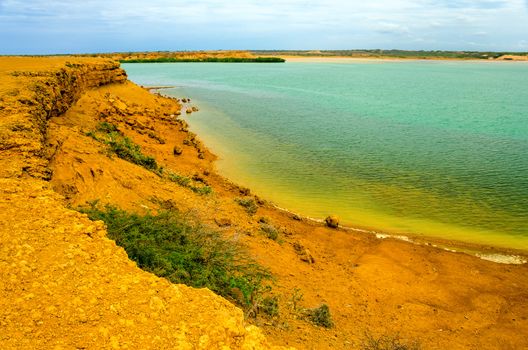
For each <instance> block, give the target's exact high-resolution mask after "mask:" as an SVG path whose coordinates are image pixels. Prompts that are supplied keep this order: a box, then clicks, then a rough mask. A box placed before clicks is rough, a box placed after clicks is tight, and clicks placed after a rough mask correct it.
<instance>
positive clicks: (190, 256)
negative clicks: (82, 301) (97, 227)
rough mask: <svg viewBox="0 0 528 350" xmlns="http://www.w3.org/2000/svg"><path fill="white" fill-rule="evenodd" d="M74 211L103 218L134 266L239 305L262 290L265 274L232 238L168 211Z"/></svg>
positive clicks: (247, 304)
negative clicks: (201, 289) (135, 264)
mask: <svg viewBox="0 0 528 350" xmlns="http://www.w3.org/2000/svg"><path fill="white" fill-rule="evenodd" d="M80 211H81V212H83V213H86V214H87V215H88V216H89V217H90V219H92V220H102V221H104V222H105V224H106V226H107V229H108V236H109V237H110V238H112V239H114V240H115V241H116V243H117V244H118V245H120V246H122V247H123V248H124V249H125V250H126V252H127V254H128V256H129V257H130V259H132V260H134V261H135V262H136V263H137V264H138V266H139V267H140V268H142V269H144V270H146V271H149V272H152V273H154V274H156V275H157V276H160V277H164V278H166V279H168V280H169V281H171V282H173V283H183V284H186V285H189V286H192V287H198V288H201V287H207V288H209V289H210V290H212V291H214V292H216V293H218V294H220V295H222V296H224V297H227V298H229V299H231V300H233V301H237V302H238V303H239V304H240V305H241V306H242V307H245V308H249V307H251V306H252V301H253V300H255V299H256V298H257V296H256V294H259V293H260V292H261V291H264V290H268V288H267V287H269V286H268V285H267V284H268V282H269V281H270V280H271V275H270V273H269V272H268V271H267V270H266V269H264V268H263V267H261V266H259V265H258V264H257V263H255V262H254V261H253V260H252V259H251V258H250V257H249V256H248V255H247V253H246V252H245V251H244V250H243V249H242V247H241V246H240V245H239V244H238V243H236V242H234V241H231V240H227V239H224V238H223V237H222V236H221V235H220V234H218V233H217V232H215V231H211V230H208V229H206V228H205V227H203V226H200V225H197V224H194V223H192V222H191V221H190V220H189V219H186V218H185V217H183V216H181V215H180V214H178V213H176V212H174V211H162V212H160V213H159V214H158V215H152V214H146V215H138V214H133V213H128V212H126V211H123V210H120V209H117V208H115V207H112V206H106V207H105V208H104V209H103V210H101V209H99V208H97V207H95V206H94V205H92V206H91V207H87V208H81V209H80ZM235 290H236V291H239V292H237V293H238V294H240V292H242V295H243V298H240V296H239V295H236V294H234V291H235ZM258 297H259V298H261V296H258ZM240 299H243V300H240ZM268 307H269V306H268Z"/></svg>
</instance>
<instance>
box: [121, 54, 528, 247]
mask: <svg viewBox="0 0 528 350" xmlns="http://www.w3.org/2000/svg"><path fill="white" fill-rule="evenodd" d="M123 66H124V68H125V69H126V70H127V73H128V74H129V77H130V79H131V80H133V81H135V82H137V83H140V84H144V85H173V86H176V88H174V89H169V90H164V93H167V94H171V95H174V96H179V97H182V96H186V97H191V98H192V99H193V103H194V104H196V105H198V106H199V107H200V108H201V112H199V113H196V114H193V115H192V116H190V117H188V118H187V119H188V121H189V123H190V125H191V127H192V129H194V130H195V131H196V132H197V133H198V134H199V136H200V138H201V139H202V140H204V142H205V144H206V145H208V146H209V147H210V148H211V149H213V151H214V152H215V153H216V154H218V155H219V156H220V161H219V162H218V164H217V165H218V168H219V170H220V172H221V173H223V174H224V175H226V176H227V177H228V178H231V179H232V180H234V181H236V182H238V183H240V184H243V185H245V186H248V187H250V188H252V189H253V190H254V192H257V193H258V194H260V195H262V196H263V197H265V198H267V199H270V200H272V201H274V202H275V203H276V204H277V205H279V206H281V207H285V208H288V209H290V210H293V211H296V212H300V213H302V214H305V215H309V216H312V217H317V218H323V217H325V216H326V215H328V214H329V213H336V214H337V215H339V216H340V217H341V218H342V220H343V221H344V222H345V223H346V224H348V225H351V226H358V227H365V228H373V229H377V230H382V231H387V232H390V233H407V234H416V235H426V236H434V237H440V238H446V239H456V240H462V241H469V242H476V243H484V244H492V245H496V246H503V247H510V248H519V249H527V250H528V64H523V63H496V62H493V63H489V62H432V61H427V62H417V61H413V62H358V63H337V64H336V63H306V62H295V63H285V64H221V63H219V64H216V63H206V64H197V63H176V64H128V65H127V64H125V65H123Z"/></svg>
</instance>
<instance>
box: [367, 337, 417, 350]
mask: <svg viewBox="0 0 528 350" xmlns="http://www.w3.org/2000/svg"><path fill="white" fill-rule="evenodd" d="M361 349H362V350H420V349H421V347H420V344H418V343H417V342H411V343H410V344H406V343H403V342H402V341H401V340H400V338H399V337H398V336H388V335H384V336H381V337H379V338H376V337H373V336H372V335H371V334H367V335H366V336H365V339H364V340H363V342H362V344H361Z"/></svg>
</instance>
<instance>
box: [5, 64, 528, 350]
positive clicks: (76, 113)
mask: <svg viewBox="0 0 528 350" xmlns="http://www.w3.org/2000/svg"><path fill="white" fill-rule="evenodd" d="M0 66H1V65H0ZM2 79H4V77H2ZM9 79H11V78H9ZM191 97H192V96H191ZM180 107H181V106H180V104H178V102H176V101H174V100H171V99H167V98H163V97H160V96H157V95H154V94H151V93H150V92H148V91H147V90H145V89H142V88H140V87H138V86H136V85H134V84H132V83H130V82H125V83H123V84H109V85H103V86H100V87H96V88H90V89H87V90H86V91H84V92H83V94H82V95H81V96H80V98H79V99H78V100H77V101H76V102H75V103H74V104H73V106H72V107H71V108H69V109H68V110H67V111H66V112H65V113H62V114H60V115H57V116H55V117H53V118H51V119H50V120H49V123H48V135H47V141H46V149H47V151H48V154H50V155H51V156H50V157H49V162H48V167H49V169H50V170H51V171H52V177H51V186H52V187H53V189H54V190H55V191H57V192H59V193H61V194H63V195H64V196H65V198H66V201H67V202H68V203H69V204H71V205H74V206H75V205H79V204H82V203H85V202H86V201H88V200H94V199H99V200H101V202H103V203H104V202H107V203H113V204H116V205H118V206H120V207H123V208H126V209H130V210H135V211H139V212H141V211H144V210H146V209H147V208H148V209H157V208H159V207H160V205H164V206H171V207H176V208H178V209H179V210H181V211H184V212H186V211H189V212H191V213H192V214H193V215H195V216H196V217H198V218H199V219H201V220H202V221H203V222H204V223H206V224H208V225H210V226H214V227H216V226H217V225H216V223H215V219H216V221H217V222H220V221H221V220H224V221H226V220H227V221H228V222H230V225H229V226H226V227H218V230H221V231H222V232H223V233H224V234H225V235H227V236H231V237H235V238H237V239H239V240H241V241H242V242H244V243H245V244H246V245H247V246H248V248H249V250H250V251H251V252H252V254H253V255H254V257H255V258H256V259H257V260H258V261H259V262H260V263H262V264H263V265H265V266H267V267H268V268H269V269H270V270H271V271H272V272H273V274H274V275H275V276H276V278H277V281H276V285H275V287H274V289H275V292H276V293H278V295H279V296H280V301H281V316H280V317H279V318H277V319H274V320H266V319H259V320H257V321H255V322H256V323H257V325H259V326H261V327H262V328H263V330H264V331H265V333H266V334H267V335H268V338H269V339H271V340H272V341H273V342H274V343H276V344H280V345H289V346H296V347H298V348H303V349H304V348H306V349H348V348H359V347H360V344H361V341H362V339H363V338H364V336H365V334H366V333H371V334H373V335H375V336H379V335H382V334H399V336H400V337H401V338H402V339H404V340H417V341H419V342H420V343H421V344H422V346H423V348H424V349H521V348H528V340H527V339H526V337H525V336H524V334H528V310H527V309H526V307H525V306H526V304H527V302H528V266H526V265H500V264H496V263H492V262H488V261H484V260H480V259H478V258H475V257H472V256H469V255H466V254H463V253H452V252H448V251H445V250H441V249H438V248H434V247H432V246H428V245H414V244H410V243H407V242H402V241H397V240H393V239H386V240H379V239H376V238H375V237H373V236H372V235H370V234H363V233H356V232H350V231H345V230H341V229H330V228H327V227H324V226H322V225H320V224H317V223H314V222H310V221H308V220H305V219H302V220H296V219H298V218H294V217H293V216H292V215H291V214H289V213H285V212H282V211H279V210H277V209H275V208H274V207H273V206H272V205H270V204H268V203H266V202H265V201H263V200H261V199H258V201H259V203H260V205H259V209H258V211H257V213H256V214H255V215H249V214H247V213H246V212H245V211H244V209H243V208H242V207H240V206H239V205H238V204H236V203H235V201H234V199H235V198H237V197H243V196H251V195H250V194H248V190H247V189H243V188H240V187H238V186H236V185H234V184H232V183H231V182H229V181H228V180H226V179H224V178H222V177H221V176H219V175H218V174H216V173H215V172H214V159H215V157H214V155H213V154H212V153H210V152H209V151H208V150H207V149H206V148H205V147H204V146H203V145H202V144H200V142H199V141H194V142H193V143H191V144H189V145H185V144H183V141H184V140H186V139H192V135H190V133H189V132H188V130H187V128H186V123H185V122H184V121H182V120H181V119H180V118H178V117H177V114H178V113H179V110H180ZM194 117H195V116H193V115H192V114H191V115H190V116H189V118H194ZM100 121H109V122H112V123H114V124H116V125H118V126H119V128H120V130H122V131H123V132H124V133H125V134H126V135H127V136H129V137H130V138H132V139H133V140H134V142H136V143H138V144H139V145H141V147H142V149H143V151H144V153H146V154H148V155H152V156H154V157H155V158H156V160H157V161H158V162H159V163H161V164H162V165H164V166H165V167H166V168H169V169H171V170H173V171H175V172H177V173H179V174H183V175H189V176H195V178H199V179H201V181H204V182H206V183H208V184H209V185H210V186H211V187H212V188H213V190H214V193H213V194H212V195H208V196H200V195H198V194H195V193H193V192H192V191H190V190H189V189H186V188H183V187H180V186H178V185H176V184H175V183H172V182H169V181H167V180H164V179H162V178H160V177H158V176H157V175H155V174H153V173H151V172H149V171H147V170H145V169H143V168H141V167H138V166H136V165H133V164H130V163H128V162H125V161H123V160H121V159H118V158H116V157H112V158H108V157H107V156H106V155H105V153H104V147H103V146H102V145H101V144H100V143H98V142H96V141H94V140H93V139H91V138H89V137H87V136H85V132H86V131H89V130H92V129H93V128H94V127H95V126H96V125H97V123H98V122H100ZM161 140H162V141H161ZM174 146H178V147H181V148H182V149H183V153H182V154H181V155H180V156H175V155H174V154H173V148H174ZM200 154H202V155H203V156H202V158H203V159H201V158H200V157H199V155H200ZM261 217H266V218H267V220H268V221H269V222H270V223H271V224H272V225H273V226H275V227H277V228H279V230H280V232H281V233H280V237H279V239H278V240H277V241H273V240H270V239H268V238H266V237H265V235H264V234H263V233H262V232H261V230H260V228H259V227H260V226H259V223H258V221H259V219H260V218H261ZM296 248H297V249H296ZM296 289H298V290H299V291H300V293H302V295H303V300H302V301H301V302H300V304H301V305H302V306H303V307H316V306H318V305H320V304H321V303H327V304H328V305H329V306H330V310H331V312H332V315H333V319H334V322H335V327H334V328H332V329H329V330H327V329H323V328H320V327H316V326H314V325H312V324H310V323H308V322H307V321H305V320H302V319H300V318H299V317H298V316H299V312H298V311H297V310H295V309H294V308H293V307H292V303H291V298H292V295H293V293H294V291H295V290H296ZM0 339H1V338H0Z"/></svg>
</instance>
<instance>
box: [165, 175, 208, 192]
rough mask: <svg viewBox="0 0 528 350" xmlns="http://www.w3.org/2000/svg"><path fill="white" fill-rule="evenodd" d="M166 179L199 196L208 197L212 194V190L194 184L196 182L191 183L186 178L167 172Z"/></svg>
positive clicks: (190, 180) (205, 186)
mask: <svg viewBox="0 0 528 350" xmlns="http://www.w3.org/2000/svg"><path fill="white" fill-rule="evenodd" d="M167 178H168V179H169V180H170V181H172V182H175V183H177V184H178V185H180V186H182V187H185V188H188V189H190V190H191V191H193V192H194V193H197V194H199V195H208V194H211V193H213V189H212V188H211V187H210V186H207V185H204V184H201V183H200V184H196V181H193V179H191V178H190V177H188V176H182V175H179V174H176V173H173V172H170V171H169V172H167Z"/></svg>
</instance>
